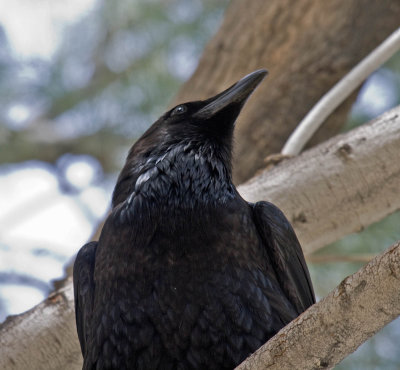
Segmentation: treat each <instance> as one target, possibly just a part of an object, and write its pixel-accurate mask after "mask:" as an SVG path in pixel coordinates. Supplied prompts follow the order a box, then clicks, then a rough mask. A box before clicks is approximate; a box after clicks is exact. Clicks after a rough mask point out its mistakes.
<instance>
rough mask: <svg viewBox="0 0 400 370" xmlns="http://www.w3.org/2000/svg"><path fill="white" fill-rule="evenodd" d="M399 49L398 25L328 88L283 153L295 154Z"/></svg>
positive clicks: (290, 138) (296, 130)
mask: <svg viewBox="0 0 400 370" xmlns="http://www.w3.org/2000/svg"><path fill="white" fill-rule="evenodd" d="M398 50H400V28H399V29H397V30H396V31H395V32H393V33H392V34H391V35H390V36H389V37H388V38H387V39H386V40H385V41H384V42H383V43H382V44H380V45H379V46H378V47H377V48H376V49H375V50H373V51H372V52H371V53H370V54H369V55H368V56H366V57H365V58H364V59H363V60H362V61H361V62H360V63H358V64H357V65H356V66H355V67H354V68H353V69H352V70H351V71H350V72H349V73H348V74H347V75H346V76H344V77H343V78H342V79H341V80H340V81H339V82H338V83H337V84H336V85H335V86H334V87H333V88H332V89H331V90H330V91H328V92H327V93H326V94H325V95H324V96H323V97H322V98H321V99H320V100H319V102H318V103H317V104H316V105H315V106H314V108H313V109H311V111H310V112H309V113H308V114H307V115H306V116H305V117H304V118H303V120H302V121H301V122H300V123H299V125H298V126H297V128H296V129H295V130H294V132H293V133H292V135H290V137H289V139H288V141H287V142H286V144H285V145H284V147H283V149H282V152H281V153H282V154H283V155H297V154H299V153H300V151H301V150H302V149H303V148H304V146H305V145H306V143H307V142H308V140H310V138H311V137H312V135H313V134H314V132H315V131H317V129H318V128H319V127H320V126H321V124H322V123H323V122H324V121H325V119H326V118H327V117H328V116H329V115H330V114H331V113H332V112H333V111H334V110H335V109H336V108H337V107H338V106H339V104H341V103H342V102H343V101H344V100H345V99H346V98H347V97H348V96H349V95H350V94H351V93H352V92H353V91H354V90H355V89H356V88H357V87H358V86H359V85H360V84H361V83H362V82H363V81H364V80H365V79H366V78H367V77H368V76H369V75H370V74H371V73H372V72H373V71H375V70H376V69H377V68H378V67H380V66H381V65H382V64H383V63H385V62H386V61H387V60H388V59H389V58H390V57H392V56H393V55H394V54H395V53H396V52H397V51H398Z"/></svg>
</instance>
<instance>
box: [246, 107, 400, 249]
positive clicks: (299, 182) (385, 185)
mask: <svg viewBox="0 0 400 370" xmlns="http://www.w3.org/2000/svg"><path fill="white" fill-rule="evenodd" d="M399 157H400V107H397V108H395V109H393V110H391V111H389V112H387V113H385V114H383V115H382V116H381V117H379V118H378V119H376V120H375V121H373V122H371V123H368V124H366V125H363V126H361V127H359V128H357V129H355V130H352V131H350V132H348V133H346V134H344V135H338V136H336V137H334V138H332V139H331V140H329V141H327V142H325V143H323V144H321V145H318V146H317V147H315V148H313V149H310V150H308V151H306V152H304V153H303V154H301V155H299V156H298V157H295V158H292V159H290V160H286V161H283V162H281V163H279V164H278V165H277V166H276V167H274V168H273V169H272V170H267V171H264V172H262V173H261V174H259V175H258V176H256V177H254V178H253V179H252V180H250V181H249V182H248V183H246V184H244V185H241V186H240V187H239V191H240V193H241V194H242V196H243V197H244V198H245V199H247V200H249V201H257V200H260V199H266V200H268V201H271V202H272V203H275V204H276V205H277V206H279V207H280V208H281V209H282V210H283V211H284V212H285V214H286V216H287V217H288V218H289V219H290V221H291V222H292V223H293V226H294V228H295V230H296V233H297V235H298V237H299V239H300V242H301V245H302V246H303V249H304V251H305V253H310V252H312V251H315V250H317V249H319V248H321V247H323V246H325V245H327V244H329V243H332V242H334V241H335V240H338V239H340V238H342V237H343V236H345V235H347V234H350V233H354V232H358V231H360V230H362V229H363V228H365V227H366V226H368V225H370V224H372V223H374V222H377V221H379V220H381V219H382V218H384V217H385V216H387V215H389V214H391V213H393V212H395V211H397V210H399V209H400V197H399V196H398V191H399V184H400V161H399V160H398V159H399Z"/></svg>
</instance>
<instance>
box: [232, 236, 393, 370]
mask: <svg viewBox="0 0 400 370" xmlns="http://www.w3.org/2000/svg"><path fill="white" fill-rule="evenodd" d="M399 291H400V242H397V243H396V244H395V245H393V246H392V247H390V248H389V249H388V250H387V251H386V252H384V253H383V254H381V255H379V256H378V257H376V258H374V259H373V260H372V261H371V262H370V263H368V264H367V265H366V266H364V267H363V268H362V269H361V270H359V271H358V272H356V273H355V274H353V275H351V276H349V277H347V278H346V279H344V280H343V281H342V282H341V283H340V284H339V285H338V286H337V287H336V288H335V289H334V290H333V291H332V292H331V293H329V295H328V296H327V297H325V298H324V299H323V300H321V301H320V302H318V303H317V304H315V305H313V306H312V307H310V308H309V309H308V310H307V311H306V312H304V313H303V314H302V315H301V316H299V317H298V318H297V319H295V320H293V321H292V322H291V323H290V324H289V325H287V326H286V327H285V328H283V329H282V330H281V331H280V332H279V333H278V334H277V335H275V336H274V337H273V338H272V339H271V340H270V341H268V342H267V343H266V344H265V345H264V346H262V347H261V348H260V349H259V350H257V351H256V352H255V353H254V354H253V355H252V356H250V357H249V358H248V359H247V360H246V361H245V362H243V363H242V364H241V365H240V366H238V367H237V369H238V370H250V369H252V370H255V369H270V370H273V369H276V370H285V369H287V370H292V369H298V370H301V369H305V370H306V369H330V368H332V367H333V366H335V365H336V364H337V363H339V362H340V361H341V360H343V359H344V358H345V357H346V356H347V355H348V354H350V353H352V352H353V351H355V350H356V348H357V347H358V346H359V345H360V344H362V343H363V342H365V341H366V340H367V339H368V338H369V337H371V336H372V335H374V334H375V333H376V332H377V331H378V330H380V329H381V328H382V327H383V326H385V325H386V324H388V323H389V322H391V321H392V320H394V319H395V318H397V317H398V316H399V315H400V294H399Z"/></svg>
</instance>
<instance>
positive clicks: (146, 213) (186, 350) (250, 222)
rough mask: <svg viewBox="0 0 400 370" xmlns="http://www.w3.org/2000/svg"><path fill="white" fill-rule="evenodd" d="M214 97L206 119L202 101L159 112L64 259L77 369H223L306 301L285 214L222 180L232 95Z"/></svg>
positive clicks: (309, 299)
mask: <svg viewBox="0 0 400 370" xmlns="http://www.w3.org/2000/svg"><path fill="white" fill-rule="evenodd" d="M256 77H257V76H256ZM253 79H254V78H253ZM246 83H247V84H253V85H254V82H251V81H250V82H247V81H244V83H243V82H242V83H241V85H240V88H241V89H242V90H243V87H242V86H244V87H245V88H246V86H247V85H246ZM251 87H252V88H253V89H254V87H253V86H252V85H251V86H250V88H251ZM250 88H248V90H249V92H248V95H249V94H250V93H251V91H252V90H251V91H250ZM231 89H232V88H231ZM232 91H233V93H232ZM229 93H230V94H231V95H234V94H235V93H236V92H235V88H233V90H231V91H230V92H229ZM231 95H229V98H230V96H231ZM242 96H244V97H243V98H242ZM242 96H241V99H242V100H243V99H245V98H246V96H245V94H243V92H242ZM217 97H218V96H217ZM224 99H225V100H224V104H225V105H224V106H223V108H221V109H222V111H221V112H219V111H216V110H218V107H219V106H218V101H217V100H215V98H214V101H212V104H213V105H212V111H213V115H212V116H211V117H210V118H209V119H207V117H206V118H204V113H202V116H201V120H196V119H194V118H193V117H195V113H196V112H197V111H199V109H200V110H201V109H202V108H204V107H205V106H207V104H208V101H205V102H194V103H188V104H187V105H185V108H184V109H179V111H178V112H180V111H181V110H182V111H184V113H183V116H179V115H176V114H175V113H174V114H171V112H167V113H166V114H165V115H164V116H163V117H161V118H160V120H158V121H157V122H156V123H155V124H154V125H153V127H152V128H150V129H149V131H148V132H147V133H145V134H144V136H143V137H142V138H141V139H140V140H139V141H138V142H137V143H136V144H135V145H134V146H133V148H132V150H131V152H130V154H129V156H128V159H127V163H126V165H125V167H124V169H123V170H122V172H121V175H120V177H119V179H118V182H117V185H116V188H115V191H114V195H113V209H112V212H111V214H110V216H109V217H108V219H107V221H106V223H105V225H104V228H103V231H102V233H101V237H100V240H99V241H98V242H97V243H96V242H94V243H89V244H87V245H85V246H84V247H83V248H82V249H81V251H80V252H79V254H78V256H77V259H76V262H75V266H74V289H75V302H76V303H75V304H76V318H77V329H78V335H79V340H80V343H81V348H82V353H83V356H84V369H205V368H207V369H223V368H226V369H232V368H234V367H235V366H236V365H238V364H239V363H240V362H241V361H243V360H244V359H245V358H246V357H247V356H248V355H249V354H251V353H252V352H254V351H255V350H256V349H257V348H258V347H259V346H261V345H262V344H263V343H264V342H265V341H267V340H268V339H269V338H270V337H271V336H273V335H274V334H275V333H276V332H277V331H278V330H279V329H280V328H282V327H283V326H284V325H286V324H287V323H288V322H290V321H291V320H292V319H294V318H295V317H296V316H298V315H299V314H300V313H301V312H303V311H304V310H305V309H306V308H307V307H308V306H310V305H311V304H312V303H314V294H313V291H312V285H311V281H310V278H309V275H308V270H307V267H306V264H305V262H304V257H303V254H302V252H301V248H300V245H299V243H298V241H297V238H296V236H295V234H294V231H293V229H292V228H291V226H290V224H289V223H288V221H287V220H286V218H285V217H284V216H283V214H282V213H281V212H280V211H279V210H278V209H277V208H276V207H275V206H273V205H272V204H269V203H265V202H261V203H257V204H256V205H253V204H249V203H247V202H245V201H244V200H243V199H242V198H241V197H240V196H239V194H238V193H237V191H236V189H235V187H234V185H233V184H232V181H231V169H230V166H231V164H230V162H231V155H230V152H231V143H232V131H233V123H234V121H235V119H236V116H237V114H238V113H239V112H240V108H241V106H242V105H243V101H242V100H238V98H236V101H235V104H231V105H229V104H227V102H226V101H227V98H226V96H225V98H224ZM228 103H229V102H228ZM238 104H239V105H238ZM201 112H208V110H207V109H203V110H202V111H201ZM216 125H220V126H216ZM221 125H222V126H221ZM215 127H217V128H215Z"/></svg>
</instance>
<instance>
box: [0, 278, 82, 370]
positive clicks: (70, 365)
mask: <svg viewBox="0 0 400 370" xmlns="http://www.w3.org/2000/svg"><path fill="white" fill-rule="evenodd" d="M0 369H7V370H16V369H18V370H26V369H30V370H60V369H68V370H73V369H76V370H78V369H82V355H81V350H80V347H79V342H78V335H77V333H76V327H75V312H74V294H73V289H72V281H71V280H70V281H69V284H67V286H66V287H65V288H63V289H61V290H59V291H57V292H55V293H53V294H52V295H50V296H49V297H48V298H47V299H46V300H45V301H43V302H42V303H40V304H39V305H37V306H36V307H33V308H32V309H31V310H29V311H27V312H25V313H23V314H21V315H17V316H10V317H8V318H7V320H6V321H5V322H4V323H3V324H2V325H1V326H0Z"/></svg>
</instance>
